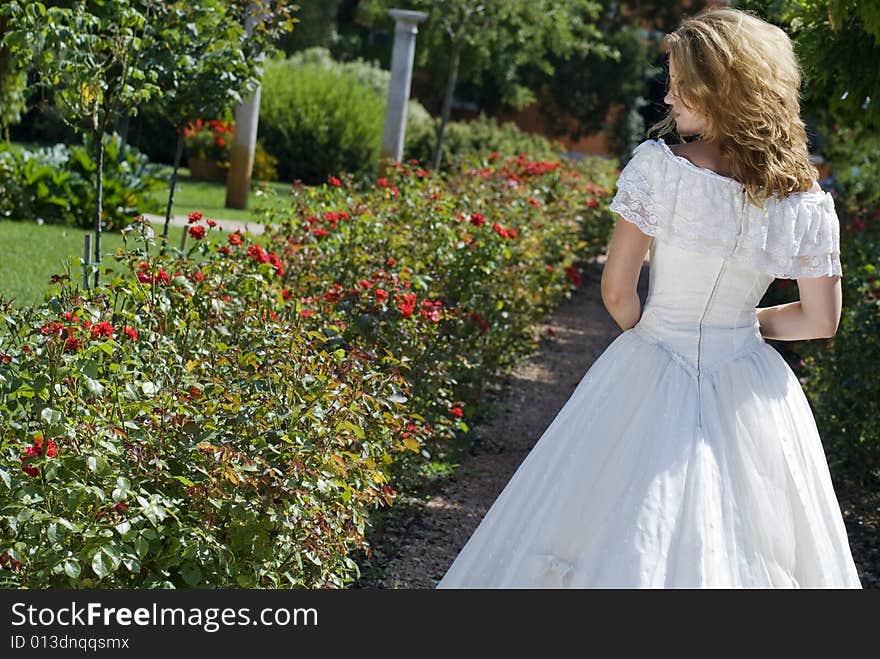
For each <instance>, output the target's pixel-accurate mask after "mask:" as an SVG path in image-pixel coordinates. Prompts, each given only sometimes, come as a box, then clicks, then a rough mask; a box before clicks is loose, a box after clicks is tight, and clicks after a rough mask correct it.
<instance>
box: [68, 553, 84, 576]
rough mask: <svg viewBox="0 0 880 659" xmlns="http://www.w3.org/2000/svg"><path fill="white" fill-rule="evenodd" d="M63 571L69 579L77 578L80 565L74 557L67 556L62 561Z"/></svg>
mask: <svg viewBox="0 0 880 659" xmlns="http://www.w3.org/2000/svg"><path fill="white" fill-rule="evenodd" d="M64 572H65V574H67V576H68V577H70V578H71V579H79V575H80V574H81V573H82V567H80V564H79V561H78V560H76V559H75V558H68V559H66V560H65V561H64Z"/></svg>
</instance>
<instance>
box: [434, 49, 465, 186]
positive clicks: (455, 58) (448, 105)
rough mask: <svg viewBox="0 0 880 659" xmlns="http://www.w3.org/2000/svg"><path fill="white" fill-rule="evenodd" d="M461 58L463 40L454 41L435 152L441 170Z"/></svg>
mask: <svg viewBox="0 0 880 659" xmlns="http://www.w3.org/2000/svg"><path fill="white" fill-rule="evenodd" d="M460 59H461V41H460V40H458V39H456V40H454V41H453V42H452V58H451V59H450V62H449V77H448V78H447V79H446V93H445V94H444V95H443V109H442V111H441V112H440V127H439V128H438V129H437V150H436V151H435V152H434V169H435V170H437V171H439V170H440V164H441V161H442V160H443V133H444V132H445V130H446V124H447V122H448V121H449V115H450V114H451V113H452V97H453V96H454V95H455V83H456V80H457V79H458V63H459V60H460Z"/></svg>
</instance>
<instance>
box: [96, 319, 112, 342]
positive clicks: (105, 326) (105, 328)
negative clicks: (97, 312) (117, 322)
mask: <svg viewBox="0 0 880 659" xmlns="http://www.w3.org/2000/svg"><path fill="white" fill-rule="evenodd" d="M115 331H116V328H114V327H113V325H111V324H110V323H108V322H107V321H106V320H102V321H101V322H100V323H95V324H94V325H92V328H91V333H92V338H93V339H95V338H98V337H99V336H100V337H104V338H108V339H109V338H112V337H113V333H114V332H115Z"/></svg>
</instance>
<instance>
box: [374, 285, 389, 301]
mask: <svg viewBox="0 0 880 659" xmlns="http://www.w3.org/2000/svg"><path fill="white" fill-rule="evenodd" d="M374 295H375V296H376V299H377V300H379V302H384V301H385V300H386V298H387V297H388V291H386V290H385V289H383V288H377V289H376V291H375V293H374Z"/></svg>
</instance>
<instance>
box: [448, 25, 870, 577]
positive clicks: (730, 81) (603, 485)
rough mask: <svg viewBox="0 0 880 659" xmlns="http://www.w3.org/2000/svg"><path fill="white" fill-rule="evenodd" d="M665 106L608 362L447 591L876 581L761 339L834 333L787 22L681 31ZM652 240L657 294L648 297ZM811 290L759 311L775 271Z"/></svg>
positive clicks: (531, 460) (582, 387)
mask: <svg viewBox="0 0 880 659" xmlns="http://www.w3.org/2000/svg"><path fill="white" fill-rule="evenodd" d="M667 46H668V51H669V65H670V90H669V93H668V94H667V96H666V98H665V99H664V101H665V103H666V104H667V105H669V106H670V114H669V116H668V117H667V118H666V120H664V122H661V124H658V127H657V128H659V129H660V131H661V134H663V133H665V132H667V131H668V129H669V128H671V127H672V126H674V127H675V128H676V129H677V131H678V133H679V134H680V135H682V136H694V137H697V138H698V139H696V140H693V141H690V142H688V143H685V144H681V145H677V146H674V147H672V146H668V145H667V144H666V143H665V142H664V141H663V140H662V138H661V139H656V140H646V141H645V142H643V143H642V144H640V145H639V146H638V147H637V148H636V149H635V150H634V152H633V157H632V159H631V160H630V161H629V163H628V164H627V165H626V167H625V168H624V169H623V171H622V172H621V174H620V178H619V179H618V182H617V185H618V190H617V193H616V196H615V197H614V200H613V201H612V204H611V209H612V210H613V211H615V212H617V213H618V214H619V218H618V221H617V224H616V227H615V229H614V233H613V235H612V239H611V242H610V245H609V249H608V254H607V261H606V264H605V267H604V271H603V275H602V297H603V301H604V302H605V305H606V307H607V308H608V311H609V313H610V314H611V316H612V317H613V318H614V320H615V321H616V322H617V323H618V324H619V325H620V327H621V329H623V330H624V331H623V332H622V334H620V336H618V337H617V338H616V339H615V340H614V341H613V342H612V343H611V344H610V345H609V346H608V348H607V349H606V350H605V352H603V353H602V355H600V357H599V358H598V359H597V360H596V361H595V362H594V363H593V365H592V366H591V367H590V369H589V370H588V371H587V373H586V374H585V375H584V377H583V379H582V380H581V381H580V383H579V384H578V386H577V388H576V389H575V391H574V393H573V394H572V396H571V397H570V399H569V400H568V401H567V402H566V404H565V406H564V407H563V408H562V410H560V412H559V413H558V414H557V416H556V417H555V419H554V420H553V422H552V423H551V424H550V426H549V427H548V428H547V429H546V431H545V432H544V433H543V435H542V436H541V438H540V439H539V440H538V442H537V444H536V445H535V447H534V448H533V449H532V451H531V452H530V453H529V455H528V456H527V457H526V459H525V460H524V462H523V463H522V464H521V465H520V467H519V469H518V470H517V471H516V473H515V474H514V475H513V477H512V478H511V480H510V482H509V483H508V484H507V486H506V487H505V489H504V490H503V491H502V492H501V494H500V495H499V496H498V498H497V499H496V501H495V502H494V504H493V505H492V507H491V508H490V509H489V511H488V513H487V514H486V516H485V517H484V518H483V520H482V522H481V523H480V525H479V526H478V528H477V529H476V531H475V532H474V533H473V535H472V536H471V537H470V539H469V540H468V542H467V543H466V544H465V546H464V547H463V548H462V549H461V551H460V553H459V554H458V556H457V558H456V560H455V562H454V563H453V564H452V566H451V567H450V568H449V570H448V571H447V573H446V575H445V576H444V578H443V579H442V580H441V581H440V583H439V584H438V586H437V587H438V588H591V587H598V588H656V587H662V588H799V587H807V588H815V587H822V588H861V583H860V581H859V577H858V573H857V571H856V567H855V564H854V562H853V558H852V554H851V551H850V547H849V542H848V540H847V535H846V530H845V528H844V524H843V518H842V515H841V512H840V507H839V503H838V501H837V497H836V495H835V492H834V489H833V487H832V481H831V477H830V474H829V471H828V465H827V462H826V457H825V453H824V450H823V446H822V442H821V440H820V437H819V433H818V431H817V427H816V423H815V419H814V417H813V414H812V410H811V408H810V406H809V404H808V401H807V399H806V397H805V395H804V392H803V389H802V388H801V386H800V383H799V381H798V379H797V377H796V376H795V374H794V373H793V372H792V370H791V369H790V368H789V366H788V365H787V364H786V362H785V361H784V360H783V359H782V357H781V356H780V355H779V354H778V353H777V351H776V350H775V349H773V348H772V347H771V346H769V345H768V344H767V343H766V342H765V340H764V339H765V338H772V339H778V340H803V339H814V338H826V337H830V336H832V335H834V333H835V331H836V328H837V323H838V320H839V318H840V311H841V304H842V302H841V300H842V294H841V286H840V281H839V280H840V276H841V274H842V273H841V267H840V247H839V242H840V238H839V235H840V233H839V224H838V218H837V215H836V212H835V208H834V201H833V199H832V197H831V196H830V195H829V194H827V193H825V192H823V191H822V190H821V188H820V187H819V186H818V183H816V182H815V178H816V172H815V169H814V168H813V167H812V165H811V164H810V162H809V159H808V151H807V145H806V133H805V130H804V124H803V122H802V121H801V118H800V109H799V104H798V93H799V87H800V71H799V67H798V63H797V61H796V59H795V56H794V53H793V49H792V45H791V42H790V40H789V39H788V37H787V36H786V35H785V33H784V32H783V31H782V30H780V29H779V28H777V27H774V26H772V25H770V24H768V23H766V22H764V21H762V20H760V19H758V18H756V17H754V16H752V15H750V14H747V13H744V12H740V11H737V10H732V9H716V10H709V11H706V12H703V13H701V14H699V15H697V16H696V17H693V18H690V19H688V20H686V21H684V22H683V23H682V25H681V26H680V28H679V29H678V30H676V31H675V32H673V33H672V34H670V35H668V36H667ZM649 250H650V281H649V290H648V297H647V301H646V303H645V307H644V309H643V310H642V309H640V302H639V298H638V295H637V293H636V282H637V281H638V274H639V270H640V268H641V264H642V262H643V258H644V256H645V254H646V252H648V251H649ZM777 277H779V278H786V279H796V280H797V282H798V288H799V290H800V300H799V301H798V302H794V303H790V304H784V305H778V306H775V307H768V308H762V309H757V308H756V306H757V304H758V302H759V301H760V300H761V298H762V296H763V294H764V292H765V291H766V290H767V288H768V287H769V285H770V284H771V283H772V282H773V280H774V278H777Z"/></svg>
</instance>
